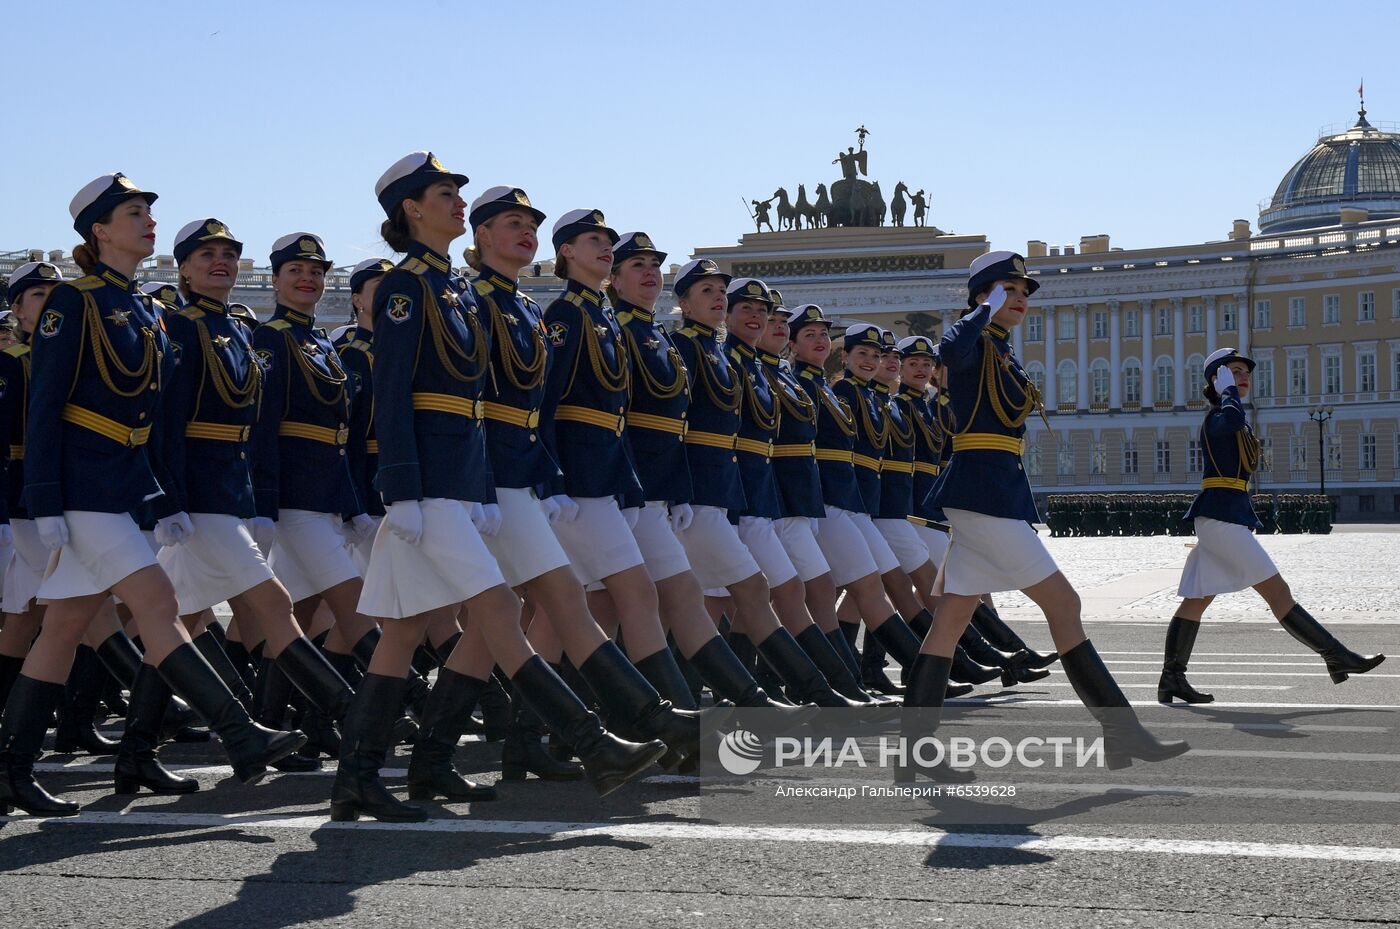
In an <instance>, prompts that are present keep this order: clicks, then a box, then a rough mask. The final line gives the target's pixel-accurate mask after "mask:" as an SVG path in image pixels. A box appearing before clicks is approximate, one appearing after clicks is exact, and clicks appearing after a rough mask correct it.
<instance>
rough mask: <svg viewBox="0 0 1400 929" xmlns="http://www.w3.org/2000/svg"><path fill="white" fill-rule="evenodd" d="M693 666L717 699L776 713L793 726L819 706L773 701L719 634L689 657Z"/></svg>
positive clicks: (810, 714) (809, 717)
mask: <svg viewBox="0 0 1400 929" xmlns="http://www.w3.org/2000/svg"><path fill="white" fill-rule="evenodd" d="M690 663H691V665H692V666H693V667H694V668H695V669H696V670H697V671H699V672H700V675H701V676H702V677H703V678H704V679H705V683H707V684H709V685H710V688H711V689H712V690H713V691H714V693H715V695H716V696H718V697H723V698H724V699H726V700H732V701H733V702H734V704H735V705H736V706H741V707H755V708H762V709H770V710H775V711H777V712H778V713H779V714H780V716H781V718H782V719H783V721H784V722H785V723H787V724H788V725H791V726H800V725H802V724H803V723H805V722H807V721H808V720H810V719H811V718H812V717H813V716H815V715H816V712H817V708H816V707H811V706H802V707H797V706H793V705H792V704H790V703H779V702H778V701H776V700H774V699H772V697H771V696H770V695H769V694H768V693H766V692H765V691H764V690H763V688H762V687H760V686H759V685H758V682H757V681H755V680H754V679H753V676H752V675H751V674H749V672H748V670H747V669H746V668H745V667H744V664H743V662H742V661H740V660H739V658H738V656H736V655H735V653H734V652H733V651H732V650H731V649H730V647H729V645H728V643H726V642H725V641H724V639H723V638H722V637H720V636H718V635H717V636H715V637H714V638H712V639H710V641H708V642H706V643H705V644H704V645H702V646H700V648H699V649H697V650H696V652H695V654H693V655H691V656H690Z"/></svg>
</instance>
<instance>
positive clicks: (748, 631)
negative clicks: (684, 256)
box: [672, 258, 852, 707]
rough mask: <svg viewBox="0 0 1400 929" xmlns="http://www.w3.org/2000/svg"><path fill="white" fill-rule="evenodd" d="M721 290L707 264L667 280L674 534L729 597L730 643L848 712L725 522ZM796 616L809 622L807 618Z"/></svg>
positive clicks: (734, 488)
mask: <svg viewBox="0 0 1400 929" xmlns="http://www.w3.org/2000/svg"><path fill="white" fill-rule="evenodd" d="M729 284H730V277H729V275H727V274H723V273H721V272H720V270H719V266H718V265H716V264H715V263H714V262H713V261H710V260H709V259H707V258H702V259H697V260H694V261H690V262H687V263H686V264H685V265H682V266H681V269H680V270H679V271H678V272H677V273H676V277H675V279H674V281H673V283H672V288H673V289H674V291H675V293H676V297H677V299H678V301H679V303H680V309H681V314H682V315H683V316H684V317H685V322H686V325H685V326H684V328H682V329H680V330H679V331H678V332H677V333H676V334H675V338H674V344H675V346H676V350H677V352H678V353H679V355H680V357H681V362H682V364H683V365H684V366H685V369H686V371H687V372H688V374H687V378H688V379H689V382H690V403H689V406H688V408H687V418H686V422H687V424H688V425H687V427H686V430H685V433H684V445H685V450H686V463H687V464H688V465H689V471H690V478H691V487H692V500H691V510H692V518H691V521H690V525H688V526H685V527H683V528H678V529H677V533H676V534H677V535H678V536H679V537H680V540H681V544H682V545H684V546H685V551H686V556H687V558H688V560H689V561H690V565H691V570H693V571H694V572H695V576H696V578H697V580H699V582H700V584H701V588H702V590H706V591H709V590H719V589H727V590H728V591H729V594H730V596H731V597H732V598H733V602H734V619H733V628H734V633H733V635H732V636H731V638H732V639H735V640H738V641H742V639H740V637H741V636H742V637H743V638H746V639H748V640H749V641H751V642H752V643H753V645H754V646H755V647H756V648H757V649H758V651H759V653H761V654H762V656H763V658H764V659H765V660H766V661H767V662H768V664H769V665H771V666H772V668H773V669H774V670H775V671H776V672H777V673H778V675H779V677H781V679H782V681H783V683H785V684H787V686H788V688H789V691H790V693H791V695H792V696H793V697H794V698H796V699H797V700H799V701H801V702H804V703H815V704H816V705H817V706H823V707H849V706H851V705H852V701H851V700H850V699H848V698H847V697H844V696H842V695H841V694H839V693H837V692H836V691H835V690H833V689H832V686H831V683H830V682H828V681H827V679H826V677H825V676H824V675H823V674H822V671H821V669H820V668H818V667H817V665H816V664H814V663H813V661H812V659H811V657H810V656H809V655H808V654H807V652H805V651H804V650H803V648H802V646H801V645H800V644H798V642H797V640H796V639H795V638H793V635H792V633H791V632H789V631H788V630H787V629H785V628H784V627H783V624H782V623H781V622H780V621H779V619H778V616H777V614H776V613H775V612H774V610H773V606H772V604H771V602H770V600H769V581H768V578H767V577H765V576H764V573H763V571H762V570H761V569H760V567H759V562H758V561H757V560H756V558H755V556H754V554H753V553H752V552H751V551H750V550H749V548H748V547H747V546H746V545H745V544H744V543H743V542H742V541H741V540H740V538H739V532H738V529H737V528H736V526H735V525H734V523H733V522H731V519H737V517H738V514H739V513H740V512H743V511H744V510H745V509H746V508H747V507H748V505H749V503H748V499H747V496H746V494H745V488H744V479H743V477H742V474H741V472H740V469H739V456H738V454H737V452H738V449H739V433H740V428H741V420H742V418H743V417H742V415H741V412H740V406H741V404H742V403H743V400H744V393H743V390H744V382H743V380H742V378H743V375H742V374H741V373H740V372H739V371H738V370H737V369H736V368H735V366H734V363H733V362H732V361H731V359H730V358H729V356H728V354H727V353H726V352H725V351H724V350H723V349H722V348H721V346H720V345H719V342H718V340H717V338H716V330H717V328H718V326H719V325H720V323H721V322H723V321H724V318H725V314H726V312H727V311H728V307H729V296H728V294H727V293H726V288H727V287H728V286H729ZM769 409H770V411H771V403H770V405H769ZM754 441H755V442H757V440H754ZM746 454H747V453H746ZM731 513H733V514H734V515H733V516H732V517H731V515H730V514H731ZM770 532H771V528H770ZM773 548H776V550H777V557H775V561H786V559H787V556H786V554H784V553H783V551H782V548H781V545H776V546H771V547H770V549H769V550H770V551H772V550H773ZM788 568H789V569H790V573H789V575H788V577H789V578H791V577H795V574H796V571H795V569H791V563H790V562H788ZM787 579H788V578H784V580H787ZM804 618H805V619H806V620H807V623H810V618H809V617H804ZM799 631H801V629H800V628H799ZM817 634H818V635H820V634H821V633H820V630H818V633H817ZM735 650H736V651H738V650H739V647H738V646H736V647H735Z"/></svg>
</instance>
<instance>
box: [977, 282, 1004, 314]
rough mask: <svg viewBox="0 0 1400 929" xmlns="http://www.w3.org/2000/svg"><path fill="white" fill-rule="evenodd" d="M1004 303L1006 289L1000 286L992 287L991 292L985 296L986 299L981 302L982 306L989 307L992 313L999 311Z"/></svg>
mask: <svg viewBox="0 0 1400 929" xmlns="http://www.w3.org/2000/svg"><path fill="white" fill-rule="evenodd" d="M1005 303H1006V288H1005V287H1003V286H1001V285H1000V284H998V285H997V286H995V287H993V288H992V292H991V293H989V294H987V299H986V300H983V301H982V305H983V306H989V307H991V308H992V312H993V313H995V312H996V311H997V310H999V309H1001V308H1002V306H1003V305H1005Z"/></svg>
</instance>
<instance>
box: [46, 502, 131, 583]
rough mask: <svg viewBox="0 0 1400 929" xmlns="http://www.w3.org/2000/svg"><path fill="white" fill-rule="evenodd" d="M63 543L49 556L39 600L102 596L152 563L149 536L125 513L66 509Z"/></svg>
mask: <svg viewBox="0 0 1400 929" xmlns="http://www.w3.org/2000/svg"><path fill="white" fill-rule="evenodd" d="M63 518H64V519H65V520H66V521H67V522H68V544H67V545H65V546H63V548H61V549H59V550H58V551H57V552H54V553H52V554H51V555H50V557H49V560H48V569H47V571H46V573H45V576H44V580H43V582H42V583H41V584H40V585H39V591H38V596H39V597H40V598H41V599H44V600H66V599H68V598H69V597H86V596H89V595H90V594H100V593H106V592H107V591H109V590H111V589H112V585H114V584H116V583H118V582H120V581H122V580H125V579H126V578H128V577H130V576H131V575H133V574H135V573H136V572H137V571H140V570H141V569H142V568H148V567H150V566H151V565H153V564H155V563H156V555H155V551H154V550H153V549H152V546H151V540H150V538H149V537H148V536H147V535H146V534H144V533H142V532H141V528H140V527H139V526H137V525H136V521H135V520H134V519H132V518H131V516H129V515H128V514H126V513H94V512H90V511H86V510H66V511H64V513H63Z"/></svg>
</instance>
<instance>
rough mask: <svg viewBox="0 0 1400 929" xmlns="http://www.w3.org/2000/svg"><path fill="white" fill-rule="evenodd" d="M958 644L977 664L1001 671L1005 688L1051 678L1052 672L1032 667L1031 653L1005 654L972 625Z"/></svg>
mask: <svg viewBox="0 0 1400 929" xmlns="http://www.w3.org/2000/svg"><path fill="white" fill-rule="evenodd" d="M958 644H959V645H961V646H962V649H963V651H964V652H966V653H967V656H968V657H969V658H971V659H972V660H973V661H974V662H976V663H977V664H979V665H984V666H987V667H991V668H997V669H999V670H1000V671H1001V686H1003V687H1014V686H1016V685H1017V684H1026V683H1029V682H1031V681H1038V680H1040V679H1041V678H1044V677H1049V676H1050V672H1049V671H1046V670H1045V669H1044V668H1033V667H1031V666H1030V652H1025V651H1021V652H1016V653H1015V654H1011V653H1008V652H1004V651H1002V650H1001V649H999V648H997V647H996V646H994V645H992V643H990V642H988V641H987V640H986V639H984V638H982V634H981V633H980V632H978V631H977V627H976V626H975V625H973V624H972V623H968V624H967V628H966V629H964V630H963V634H962V636H961V637H960V638H959V639H958Z"/></svg>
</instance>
